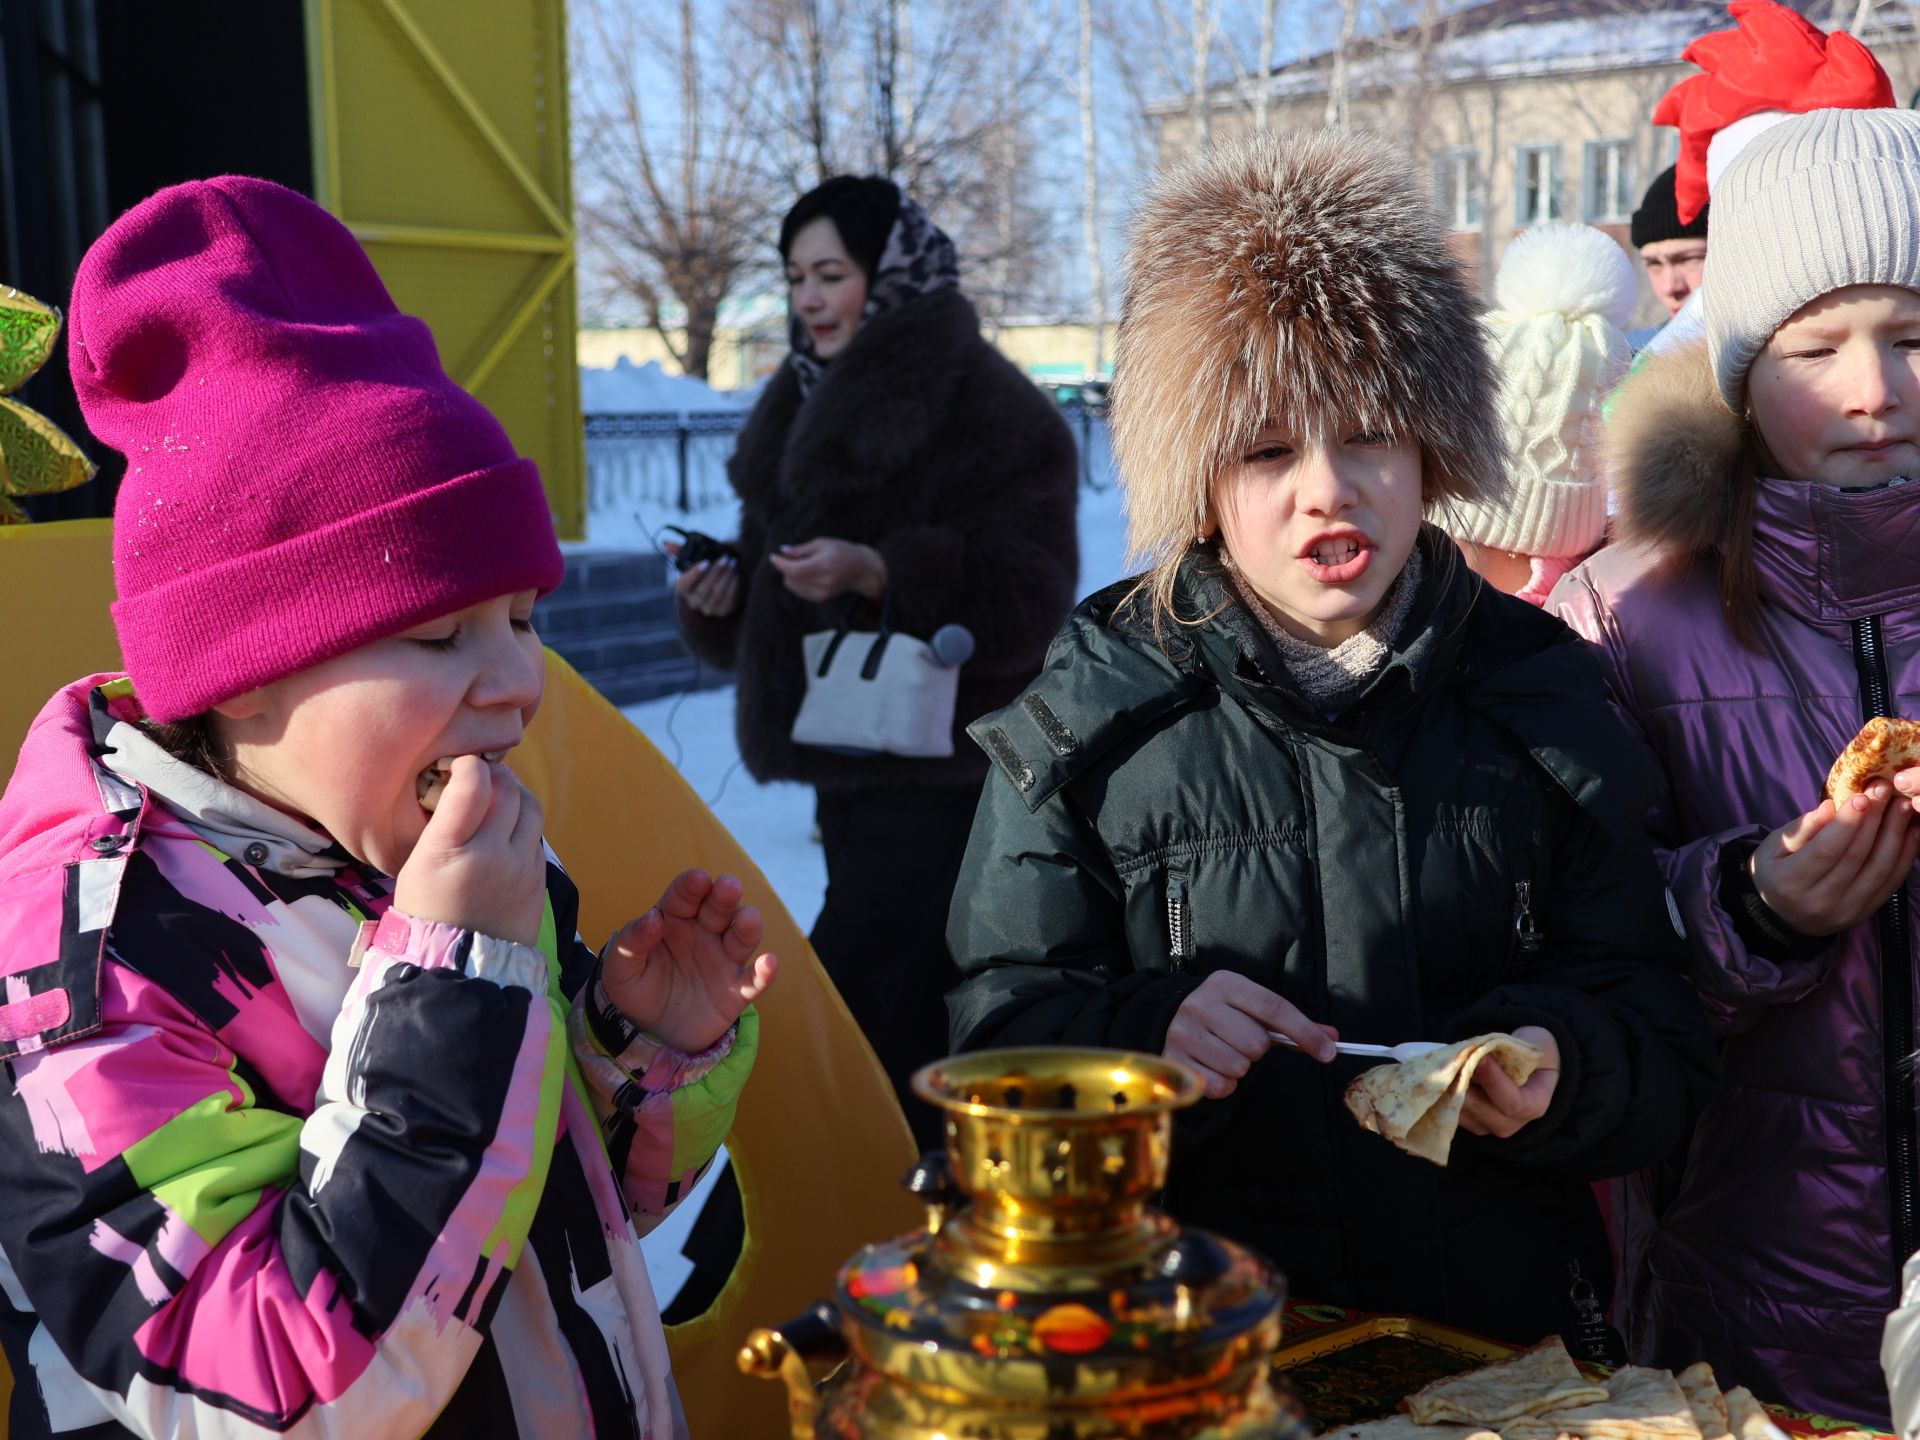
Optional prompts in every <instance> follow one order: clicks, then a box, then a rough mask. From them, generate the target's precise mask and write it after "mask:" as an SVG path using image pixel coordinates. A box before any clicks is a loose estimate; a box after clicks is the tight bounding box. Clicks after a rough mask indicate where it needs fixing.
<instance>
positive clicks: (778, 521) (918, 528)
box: [680, 289, 1080, 789]
mask: <svg viewBox="0 0 1920 1440" xmlns="http://www.w3.org/2000/svg"><path fill="white" fill-rule="evenodd" d="M727 475H728V478H729V479H731V480H732V482H733V488H734V489H735V490H737V491H738V492H739V494H740V538H739V541H738V548H739V550H740V552H741V559H740V577H741V580H742V582H743V585H744V587H745V593H744V595H743V597H742V600H741V604H740V607H739V608H738V609H737V610H735V611H734V613H733V614H732V615H731V616H729V617H727V618H726V619H723V620H711V619H707V618H705V617H702V616H699V615H696V614H694V613H693V612H692V611H691V610H689V609H687V607H686V606H684V605H682V606H681V607H680V628H681V633H682V634H684V635H685V636H686V638H687V643H688V645H689V646H691V647H692V649H693V651H694V653H695V654H696V655H698V656H700V657H701V658H702V659H704V660H707V661H709V662H710V663H712V664H716V665H719V666H721V667H722V668H725V669H731V670H734V671H735V672H736V673H737V674H738V675H739V677H740V689H739V701H738V707H737V711H736V714H737V721H736V724H737V726H738V729H739V735H740V753H741V755H742V756H743V757H744V758H745V760H746V763H747V769H748V770H750V771H751V772H752V773H753V774H754V776H755V777H756V778H758V779H761V780H776V779H778V780H804V781H806V782H808V783H809V784H813V785H819V786H822V787H825V788H843V789H851V788H856V787H871V786H877V785H890V784H902V785H977V784H979V783H980V780H981V777H982V776H984V775H985V773H986V761H985V760H984V759H983V758H982V756H981V754H980V752H979V751H978V750H977V749H975V748H974V747H973V746H972V745H971V744H969V743H968V742H967V739H966V736H965V734H964V733H963V731H964V727H965V726H966V724H967V722H968V721H970V720H972V719H974V718H976V717H978V716H980V715H983V714H985V713H986V712H987V711H989V710H992V709H996V708H998V707H999V706H1001V705H1004V704H1006V703H1007V701H1009V700H1011V699H1012V698H1013V697H1014V696H1015V695H1017V694H1019V693H1020V689H1021V687H1022V686H1023V685H1025V684H1026V683H1027V682H1028V681H1029V680H1031V679H1032V678H1033V677H1034V674H1035V673H1036V672H1037V671H1038V670H1039V668H1040V661H1041V658H1042V657H1043V656H1044V655H1045V654H1046V649H1047V641H1048V640H1049V639H1051V638H1052V636H1053V633H1054V631H1055V630H1057V629H1058V628H1059V626H1060V622H1061V620H1062V619H1063V618H1064V617H1065V616H1066V613H1067V611H1068V610H1069V609H1071V608H1072V606H1073V596H1074V585H1075V582H1076V581H1077V579H1078V578H1079V568H1080V566H1079V543H1078V537H1077V533H1076V530H1075V527H1074V509H1075V505H1076V503H1077V500H1078V489H1077V486H1078V480H1079V460H1078V456H1077V453H1076V452H1075V450H1074V444H1073V436H1072V434H1071V433H1070V432H1069V431H1068V429H1067V426H1066V422H1065V421H1063V420H1062V419H1061V418H1060V414H1059V411H1058V410H1057V409H1056V408H1055V407H1054V404H1053V402H1052V401H1051V400H1049V399H1048V398H1047V397H1046V395H1045V394H1044V393H1042V392H1041V390H1040V389H1039V387H1038V386H1036V385H1035V384H1034V383H1033V382H1032V381H1031V380H1029V379H1027V377H1026V376H1024V375H1022V374H1021V373H1020V371H1019V370H1018V369H1016V368H1015V367H1014V365H1013V363H1012V362H1011V361H1009V360H1008V359H1007V358H1006V357H1005V356H1003V355H1001V354H1000V352H999V351H997V350H995V349H994V348H993V346H991V345H989V344H988V343H987V342H986V341H985V340H984V339H982V338H981V335H980V322H979V319H978V318H977V317H976V316H975V314H974V310H973V306H972V305H971V304H970V303H968V301H967V300H966V298H965V297H964V296H963V295H962V294H961V293H960V292H959V291H958V290H954V289H944V290H935V291H931V292H929V293H928V294H926V295H924V296H921V297H920V298H918V299H915V300H913V301H911V302H909V303H908V304H905V305H903V306H901V307H900V308H899V309H897V310H892V311H888V312H887V313H885V314H883V315H879V316H876V317H875V318H874V319H873V320H871V321H870V322H868V323H867V324H866V325H863V326H862V327H861V328H860V330H859V332H858V333H857V334H856V335H855V336H854V339H853V343H852V344H851V345H849V346H848V348H847V351H846V353H845V354H844V355H842V356H841V357H840V358H839V359H837V360H835V361H834V362H833V364H832V365H830V366H828V367H827V372H826V374H825V375H824V376H822V377H821V379H820V381H819V383H818V384H817V385H816V386H815V388H814V390H813V393H812V394H811V395H809V396H807V397H805V399H804V400H803V399H802V397H801V394H800V386H799V382H798V381H797V380H796V379H795V377H794V373H793V370H792V368H791V367H790V366H782V367H781V368H780V371H779V372H778V373H777V374H776V375H775V376H774V377H773V379H772V380H771V381H769V382H768V384H767V389H766V393H765V394H763V395H762V396H761V397H760V401H759V403H758V404H757V405H755V406H754V408H753V413H752V415H750V416H749V417H748V419H747V424H746V428H745V429H744V430H742V431H741V433H740V443H739V445H738V446H737V447H736V449H735V450H734V454H733V458H732V460H731V461H729V462H728V465H727ZM823 535H824V536H833V537H836V538H838V539H841V540H853V541H857V542H859V543H861V544H865V545H871V546H873V547H874V548H875V549H876V550H878V551H879V552H880V554H881V555H882V557H884V558H885V560H886V562H887V589H888V601H889V605H890V607H891V614H892V622H893V624H894V626H895V627H896V628H897V629H899V630H902V631H904V632H905V633H907V634H909V635H917V636H919V637H921V638H922V639H925V638H926V637H927V636H929V635H931V634H932V633H933V632H934V631H935V630H937V629H939V628H940V627H941V626H942V625H949V624H953V625H964V626H966V627H967V628H968V629H969V630H971V631H972V632H973V636H974V641H975V645H976V649H975V650H974V654H973V658H972V659H971V660H969V661H968V662H967V663H966V665H965V666H964V667H963V668H962V669H961V671H960V694H959V698H958V701H957V702H956V704H955V707H954V710H955V714H954V755H953V758H952V759H950V760H905V759H898V758H896V757H893V756H886V755H882V756H871V757H865V756H846V755H836V754H832V753H830V752H828V751H825V750H816V749H809V748H807V747H805V746H796V745H795V744H794V743H793V742H792V741H791V740H789V739H788V738H787V736H788V732H789V731H790V730H791V729H792V728H793V717H794V716H795V715H796V714H797V713H798V712H799V709H800V700H801V697H802V696H803V695H804V694H805V693H806V666H805V665H804V663H803V662H802V659H801V651H800V642H801V639H802V638H803V637H804V636H805V635H807V634H808V633H810V632H812V631H815V630H831V629H833V628H834V626H836V625H837V624H838V623H839V622H840V619H841V616H842V615H843V614H844V613H845V611H846V606H847V602H846V601H845V600H832V601H827V602H825V603H821V604H816V603H814V602H812V601H807V600H802V599H800V598H799V597H798V596H796V595H794V594H793V592H792V591H790V590H788V589H787V588H786V586H785V585H783V584H782V583H781V578H780V574H779V572H778V571H776V570H775V569H774V568H773V567H772V566H771V565H769V564H767V563H766V557H767V554H768V552H769V551H771V550H773V549H774V548H775V547H777V546H780V545H785V544H794V543H798V542H799V541H802V540H812V539H816V538H818V537H820V536H823ZM878 618H879V616H878V613H877V611H875V610H873V608H872V607H870V606H863V607H862V611H861V613H859V614H858V615H857V616H856V619H855V623H856V624H857V625H859V626H861V627H862V628H866V629H872V628H873V627H874V625H875V624H876V623H877V621H878Z"/></svg>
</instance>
